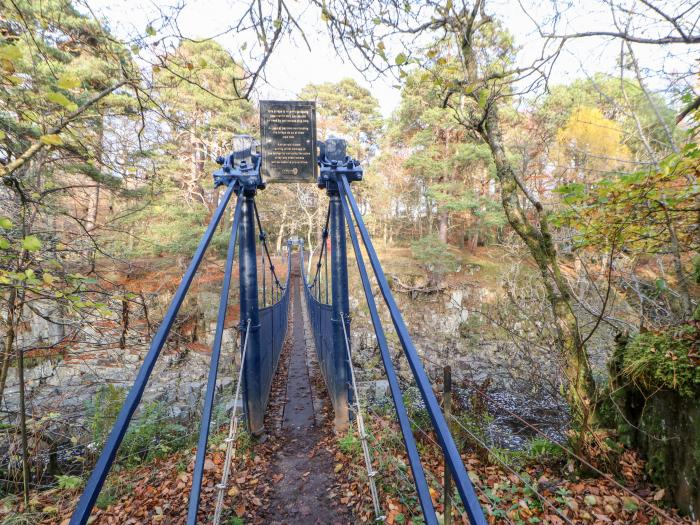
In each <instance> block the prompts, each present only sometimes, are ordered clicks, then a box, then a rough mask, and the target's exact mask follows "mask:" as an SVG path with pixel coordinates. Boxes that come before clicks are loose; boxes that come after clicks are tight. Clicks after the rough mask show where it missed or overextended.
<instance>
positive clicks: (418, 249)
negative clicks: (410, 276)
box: [411, 235, 459, 278]
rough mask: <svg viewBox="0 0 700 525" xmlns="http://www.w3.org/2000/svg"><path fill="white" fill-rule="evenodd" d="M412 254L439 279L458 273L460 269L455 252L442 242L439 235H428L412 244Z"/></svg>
mask: <svg viewBox="0 0 700 525" xmlns="http://www.w3.org/2000/svg"><path fill="white" fill-rule="evenodd" d="M411 253H412V254H413V257H414V258H415V259H416V261H417V262H418V263H419V264H420V265H421V266H423V268H425V269H426V270H427V271H428V272H430V273H431V274H432V275H433V276H435V277H438V278H441V277H443V276H445V275H446V274H448V273H451V272H456V271H457V268H458V267H459V260H458V259H457V256H456V255H455V253H454V251H453V250H452V249H451V248H450V247H449V246H447V245H446V244H445V243H444V242H442V241H440V239H438V237H437V235H428V236H425V237H423V238H421V239H419V240H417V241H415V242H412V243H411Z"/></svg>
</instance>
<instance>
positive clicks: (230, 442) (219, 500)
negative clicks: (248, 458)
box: [212, 319, 250, 525]
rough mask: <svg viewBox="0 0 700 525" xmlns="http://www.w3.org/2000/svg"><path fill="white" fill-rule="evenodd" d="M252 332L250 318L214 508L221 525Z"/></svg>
mask: <svg viewBox="0 0 700 525" xmlns="http://www.w3.org/2000/svg"><path fill="white" fill-rule="evenodd" d="M249 332H250V319H248V321H247V323H246V329H245V339H244V342H243V351H242V352H241V364H240V366H239V369H238V383H237V384H236V395H235V397H234V398H233V408H232V409H231V421H230V422H229V426H228V436H227V437H226V439H224V443H226V458H225V459H224V471H223V473H222V474H221V483H219V484H218V485H217V486H216V489H217V490H218V494H217V495H216V508H215V509H214V519H213V521H212V523H213V524H214V525H219V522H220V521H221V511H222V510H223V507H224V492H225V490H226V489H227V488H228V478H229V474H230V472H231V461H232V460H233V459H234V458H235V457H236V448H235V443H236V434H237V432H238V418H237V417H236V415H237V409H238V399H239V398H240V394H241V383H242V382H243V370H244V365H245V356H246V350H247V348H248V333H249Z"/></svg>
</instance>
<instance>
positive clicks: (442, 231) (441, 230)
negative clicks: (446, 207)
mask: <svg viewBox="0 0 700 525" xmlns="http://www.w3.org/2000/svg"><path fill="white" fill-rule="evenodd" d="M448 218H449V215H448V213H447V211H440V212H439V213H438V237H439V238H440V240H441V241H442V242H444V243H445V244H447V220H448Z"/></svg>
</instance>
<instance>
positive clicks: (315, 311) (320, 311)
mask: <svg viewBox="0 0 700 525" xmlns="http://www.w3.org/2000/svg"><path fill="white" fill-rule="evenodd" d="M299 250H300V253H301V257H300V258H301V275H302V276H303V279H304V295H305V297H306V305H307V310H308V313H309V322H310V323H311V332H312V333H313V335H314V343H315V344H314V346H315V347H316V357H317V358H318V364H319V367H320V368H321V372H322V375H323V378H324V379H325V381H326V388H327V390H328V391H329V392H331V391H335V390H336V385H335V384H334V383H333V381H334V379H335V377H336V376H335V373H334V372H333V323H332V322H331V316H332V312H331V309H332V308H331V305H330V304H323V303H321V302H320V301H319V300H318V299H316V297H314V294H313V292H312V289H311V285H309V283H308V282H307V279H306V272H305V271H304V245H303V244H302V245H300V248H299ZM341 328H342V327H341Z"/></svg>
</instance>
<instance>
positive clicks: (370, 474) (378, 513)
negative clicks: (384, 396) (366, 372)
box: [340, 314, 386, 522]
mask: <svg viewBox="0 0 700 525" xmlns="http://www.w3.org/2000/svg"><path fill="white" fill-rule="evenodd" d="M341 316H342V314H341ZM346 317H347V316H346ZM340 324H341V325H342V326H343V335H344V336H345V350H346V351H347V354H348V363H349V364H350V378H351V380H352V389H353V391H354V393H355V411H356V413H355V420H356V421H357V433H358V434H359V435H360V442H361V443H362V454H363V456H364V457H365V466H366V467H367V479H368V481H369V492H370V494H371V495H372V504H373V505H374V517H375V521H382V522H383V521H384V520H385V519H386V516H384V515H383V514H382V510H381V508H380V507H379V495H378V494H377V484H376V482H375V480H374V478H375V476H376V475H377V471H376V470H374V469H373V468H372V456H371V455H370V453H369V447H368V446H367V433H366V432H365V421H364V417H363V415H362V406H361V405H360V395H359V392H358V391H357V381H356V380H355V368H354V367H353V364H352V354H351V353H350V341H349V340H348V332H347V329H346V327H345V323H344V322H342V323H340Z"/></svg>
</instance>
